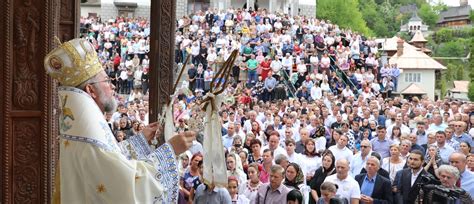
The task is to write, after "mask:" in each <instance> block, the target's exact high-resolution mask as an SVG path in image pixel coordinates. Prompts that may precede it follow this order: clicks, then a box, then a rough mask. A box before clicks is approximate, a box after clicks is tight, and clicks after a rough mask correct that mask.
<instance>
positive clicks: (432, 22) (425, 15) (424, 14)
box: [418, 3, 438, 28]
mask: <svg viewBox="0 0 474 204" xmlns="http://www.w3.org/2000/svg"><path fill="white" fill-rule="evenodd" d="M418 15H419V16H420V18H421V19H423V22H425V23H426V24H427V25H428V26H430V27H431V28H434V27H435V26H436V21H438V14H437V13H436V12H435V11H434V10H433V8H432V7H431V6H430V5H429V4H427V3H425V4H423V5H421V8H420V10H418Z"/></svg>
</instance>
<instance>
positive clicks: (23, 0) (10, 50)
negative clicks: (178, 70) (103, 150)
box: [0, 0, 176, 204]
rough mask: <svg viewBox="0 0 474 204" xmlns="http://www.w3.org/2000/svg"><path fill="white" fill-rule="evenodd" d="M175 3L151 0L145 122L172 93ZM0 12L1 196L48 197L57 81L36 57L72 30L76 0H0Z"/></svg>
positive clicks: (15, 199)
mask: <svg viewBox="0 0 474 204" xmlns="http://www.w3.org/2000/svg"><path fill="white" fill-rule="evenodd" d="M175 10H176V1H175V0H154V1H151V51H150V53H151V54H150V67H152V68H151V69H150V79H155V80H151V81H150V122H151V121H156V120H157V116H158V113H159V112H160V110H161V107H162V105H163V104H164V103H166V99H167V98H168V97H169V95H170V94H171V93H170V90H171V87H172V84H173V83H172V81H173V75H174V74H173V73H174V71H173V69H174V29H175V23H176V22H175ZM0 13H1V15H2V20H0V27H1V28H4V31H3V32H2V37H0V52H2V53H0V104H1V106H2V109H1V110H0V156H1V157H0V158H1V161H0V162H1V168H0V186H1V189H0V203H8V204H10V203H49V202H50V200H51V194H52V187H53V186H54V181H53V178H54V166H55V161H56V160H57V158H58V153H57V149H58V148H57V139H58V130H57V127H58V126H57V120H56V117H57V112H58V111H57V110H56V107H57V91H56V88H57V84H56V82H54V81H52V80H51V78H49V77H48V76H47V75H46V73H45V71H44V66H43V59H44V56H45V55H46V54H47V53H48V52H49V51H50V50H52V49H53V48H55V47H56V43H55V41H54V38H53V37H54V36H58V37H59V38H60V39H61V41H63V42H64V41H67V40H70V39H72V38H74V37H77V34H78V33H79V32H78V29H79V13H80V12H79V0H73V1H71V0H3V1H1V3H0ZM153 19H156V20H153ZM158 79H159V80H158Z"/></svg>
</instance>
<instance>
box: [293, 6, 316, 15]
mask: <svg viewBox="0 0 474 204" xmlns="http://www.w3.org/2000/svg"><path fill="white" fill-rule="evenodd" d="M298 8H299V15H301V16H308V17H316V5H305V4H299V5H298ZM296 13H297V14H298V10H296Z"/></svg>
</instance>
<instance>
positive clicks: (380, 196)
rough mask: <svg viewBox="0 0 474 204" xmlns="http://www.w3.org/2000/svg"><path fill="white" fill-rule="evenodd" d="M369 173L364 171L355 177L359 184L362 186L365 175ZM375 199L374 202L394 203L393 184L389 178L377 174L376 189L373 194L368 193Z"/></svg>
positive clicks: (378, 203) (381, 203)
mask: <svg viewBox="0 0 474 204" xmlns="http://www.w3.org/2000/svg"><path fill="white" fill-rule="evenodd" d="M366 175H367V174H365V173H362V174H359V175H357V176H356V177H355V180H356V181H357V182H358V183H359V186H360V187H361V188H362V183H364V179H365V176H366ZM368 196H370V197H372V198H373V199H374V204H391V203H393V195H392V184H391V182H390V180H388V179H387V178H385V177H383V176H381V175H379V174H377V177H376V179H375V185H374V190H373V191H372V195H368Z"/></svg>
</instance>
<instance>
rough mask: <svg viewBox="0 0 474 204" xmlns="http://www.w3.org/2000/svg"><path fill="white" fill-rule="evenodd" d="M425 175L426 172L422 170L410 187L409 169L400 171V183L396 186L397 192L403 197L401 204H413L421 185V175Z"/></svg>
mask: <svg viewBox="0 0 474 204" xmlns="http://www.w3.org/2000/svg"><path fill="white" fill-rule="evenodd" d="M423 174H427V172H426V171H425V170H424V169H422V170H421V172H420V174H419V175H418V177H416V180H415V183H414V184H413V186H412V185H411V176H412V174H411V169H410V168H406V169H403V170H401V175H400V178H401V181H400V182H399V185H398V190H399V192H400V194H401V195H402V197H403V203H404V204H413V203H415V199H416V197H417V196H418V194H419V191H420V187H419V185H418V184H419V183H421V175H423Z"/></svg>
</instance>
